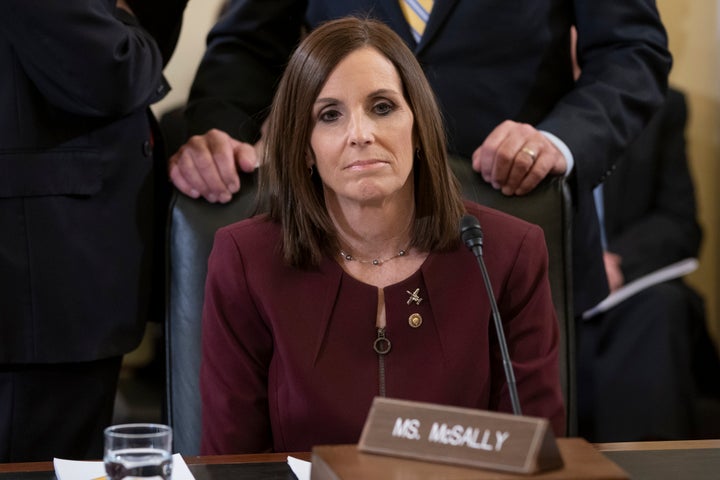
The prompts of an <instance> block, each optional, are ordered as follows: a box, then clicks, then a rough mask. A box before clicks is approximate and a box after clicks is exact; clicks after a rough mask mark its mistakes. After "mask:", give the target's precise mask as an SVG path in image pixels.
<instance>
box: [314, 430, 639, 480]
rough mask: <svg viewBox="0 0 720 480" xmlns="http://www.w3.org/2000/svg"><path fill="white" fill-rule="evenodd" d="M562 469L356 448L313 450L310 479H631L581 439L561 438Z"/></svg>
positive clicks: (558, 440)
mask: <svg viewBox="0 0 720 480" xmlns="http://www.w3.org/2000/svg"><path fill="white" fill-rule="evenodd" d="M557 446H558V448H559V450H560V454H561V456H562V458H563V460H564V465H563V467H562V468H559V469H557V470H552V471H547V472H540V473H537V474H532V475H528V474H516V473H503V472H497V471H490V470H479V469H477V468H467V467H459V466H453V465H444V464H440V463H432V462H424V461H420V460H410V459H405V458H394V457H389V456H385V455H375V454H370V453H363V452H361V451H360V450H358V448H357V445H322V446H317V447H315V448H313V451H312V470H311V476H310V478H311V480H360V479H362V480H367V479H373V480H407V479H413V480H511V479H515V480H517V479H526V480H527V479H532V480H628V479H629V478H630V477H629V476H628V474H627V473H625V472H624V471H623V470H622V469H621V468H620V467H618V466H617V465H616V464H615V463H613V462H611V461H610V460H608V459H607V458H606V457H604V456H603V455H602V454H601V453H600V452H599V451H597V450H596V449H595V448H594V447H593V446H592V445H590V444H589V443H588V442H586V441H585V440H583V439H582V438H559V439H557Z"/></svg>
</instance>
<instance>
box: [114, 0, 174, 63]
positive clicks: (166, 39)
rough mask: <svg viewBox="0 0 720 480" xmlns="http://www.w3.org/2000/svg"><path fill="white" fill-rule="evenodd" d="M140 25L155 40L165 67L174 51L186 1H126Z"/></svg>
mask: <svg viewBox="0 0 720 480" xmlns="http://www.w3.org/2000/svg"><path fill="white" fill-rule="evenodd" d="M127 3H128V5H130V8H132V11H133V13H134V14H135V16H136V17H137V18H138V20H139V22H140V25H142V26H143V28H144V29H145V30H147V31H148V32H149V33H150V35H152V37H153V38H154V39H155V41H156V42H157V44H158V46H159V47H160V52H161V53H162V57H163V62H164V64H165V65H167V63H168V62H169V61H170V57H171V56H172V54H173V52H174V51H175V46H176V45H177V41H178V38H179V36H180V27H181V26H182V19H183V12H184V11H185V6H186V5H187V0H154V1H148V0H127Z"/></svg>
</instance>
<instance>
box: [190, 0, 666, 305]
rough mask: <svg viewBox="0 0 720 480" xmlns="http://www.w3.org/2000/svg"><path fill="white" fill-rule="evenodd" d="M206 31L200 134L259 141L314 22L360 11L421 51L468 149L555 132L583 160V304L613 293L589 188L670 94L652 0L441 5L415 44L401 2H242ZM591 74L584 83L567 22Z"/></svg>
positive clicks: (197, 94) (579, 177)
mask: <svg viewBox="0 0 720 480" xmlns="http://www.w3.org/2000/svg"><path fill="white" fill-rule="evenodd" d="M231 3H232V4H231V6H230V10H229V11H228V13H227V14H226V15H225V16H224V17H223V19H222V20H221V21H220V22H219V23H218V24H217V25H216V26H215V28H214V29H213V30H212V32H211V33H210V36H209V37H208V50H207V52H206V55H205V57H204V59H203V61H202V64H201V66H200V69H199V70H198V74H197V76H196V78H195V82H194V84H193V88H192V91H191V95H190V101H189V104H188V112H187V113H188V120H189V121H190V133H191V134H194V133H204V132H205V131H207V130H209V129H210V128H213V127H216V128H220V129H222V130H224V131H226V132H228V133H230V134H231V135H233V136H235V137H236V138H239V139H241V140H244V141H249V140H254V138H256V135H257V134H258V132H259V125H260V123H261V122H262V120H263V118H264V115H265V114H266V112H267V107H268V105H269V104H270V102H271V99H272V95H273V90H274V87H275V85H277V80H278V77H279V76H280V74H281V73H282V70H283V68H284V66H285V64H286V63H287V59H288V56H289V55H290V53H291V51H292V48H293V47H294V46H295V45H296V44H297V42H298V39H299V38H300V33H301V27H302V26H303V24H304V23H305V25H306V26H307V27H308V28H314V27H315V26H317V25H318V24H319V23H320V22H322V21H325V20H329V19H333V18H337V17H342V16H345V15H348V14H352V13H360V14H367V13H369V14H370V15H372V16H374V17H377V18H379V19H381V20H383V21H385V22H386V23H387V24H388V25H390V26H391V27H392V28H393V30H395V31H396V32H397V33H398V34H399V35H400V36H401V37H402V38H403V39H404V40H405V42H407V44H408V45H409V46H410V48H411V49H412V50H413V51H414V52H415V55H416V56H417V58H418V60H419V62H420V64H421V65H422V67H423V69H424V71H425V73H426V75H427V78H428V80H429V81H430V84H431V85H432V87H433V89H434V91H435V93H436V95H437V97H438V100H439V103H440V106H441V108H442V111H443V115H444V118H445V121H446V126H447V131H448V137H449V142H450V151H451V152H452V153H456V154H459V155H462V156H465V157H468V158H469V157H470V155H471V154H472V152H473V151H474V150H475V149H476V148H477V147H478V146H480V144H481V143H482V141H483V140H484V139H485V137H486V136H487V135H488V134H489V133H490V131H491V130H492V129H493V128H494V127H495V126H497V125H498V124H499V123H500V122H502V121H503V120H506V119H511V120H515V121H519V122H525V123H530V124H532V125H535V126H536V127H537V128H538V129H541V130H546V131H548V132H551V133H553V134H555V135H556V136H557V137H559V138H560V139H561V140H562V141H564V142H565V143H566V144H567V146H568V147H569V148H570V151H571V152H572V153H573V155H574V158H575V169H574V173H573V174H572V176H571V178H570V185H571V187H572V189H573V193H574V198H573V200H574V208H575V216H574V227H575V228H574V230H573V234H574V238H573V266H574V268H573V272H574V287H575V288H574V291H575V294H574V300H575V311H576V312H577V313H580V312H583V311H584V310H585V309H587V308H589V307H591V306H593V305H595V304H596V303H597V302H598V301H600V300H601V299H602V298H604V297H605V296H606V295H607V280H606V278H605V270H604V265H603V262H602V248H601V244H600V235H599V225H598V220H597V215H596V212H595V204H594V200H593V196H592V189H593V187H595V186H596V185H598V184H599V183H601V182H602V181H603V180H604V178H605V176H606V175H607V174H608V172H609V171H610V170H611V168H612V164H613V163H614V162H615V160H616V159H617V158H618V157H619V156H620V153H621V152H622V150H623V149H624V147H625V146H626V145H627V144H628V143H629V142H630V140H632V139H633V137H635V136H637V135H638V134H639V133H640V132H641V130H642V128H643V126H644V124H645V122H646V121H647V120H648V119H649V118H650V116H651V114H652V112H653V111H654V109H655V108H656V107H657V106H658V105H660V103H661V102H662V100H663V96H664V93H665V88H666V83H667V75H668V71H669V69H670V54H669V53H668V51H667V38H666V35H665V30H664V28H663V26H662V24H661V22H660V19H659V16H658V13H657V10H656V7H655V2H652V1H650V0H622V1H616V2H608V1H598V0H512V1H508V0H438V1H436V2H435V5H434V7H433V11H432V13H431V15H430V19H429V21H428V25H427V28H426V30H425V34H424V35H423V38H422V40H421V41H420V43H419V44H417V45H416V44H415V42H414V40H413V39H412V36H411V34H410V29H409V27H408V25H407V22H406V21H405V19H404V17H403V14H402V11H401V10H400V7H399V5H398V1H397V0H309V1H298V0H274V1H272V2H268V1H267V0H232V2H231ZM572 24H575V25H577V27H578V31H579V32H580V35H579V43H578V55H579V62H580V65H581V66H582V69H583V74H582V77H581V78H580V80H579V81H578V82H577V84H575V83H574V82H573V74H572V63H571V59H570V26H571V25H572Z"/></svg>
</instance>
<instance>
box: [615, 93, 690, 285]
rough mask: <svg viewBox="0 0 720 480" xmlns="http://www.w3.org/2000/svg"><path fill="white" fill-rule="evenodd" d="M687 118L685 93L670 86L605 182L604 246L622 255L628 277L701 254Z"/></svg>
mask: <svg viewBox="0 0 720 480" xmlns="http://www.w3.org/2000/svg"><path fill="white" fill-rule="evenodd" d="M686 124H687V107H686V104H685V97H684V95H683V94H682V93H681V92H679V91H677V90H673V89H670V90H669V91H668V96H667V100H666V102H665V104H664V106H663V107H662V109H661V110H660V111H659V112H658V113H657V114H656V115H655V117H653V119H652V121H651V122H650V124H649V125H648V127H647V129H646V130H645V131H644V132H643V134H642V135H641V136H640V137H639V138H638V139H637V140H636V141H635V142H634V143H633V144H632V145H631V146H630V148H629V149H628V151H627V153H626V154H625V155H624V157H623V159H622V160H621V161H620V162H618V164H617V169H616V171H615V172H614V174H613V175H611V176H610V177H609V178H608V179H607V181H606V182H605V185H604V186H603V192H604V204H605V229H606V233H607V238H608V250H609V251H611V252H614V253H618V254H619V255H620V256H621V257H622V259H623V260H622V270H623V275H624V276H625V281H626V282H629V281H632V280H635V279H636V278H638V277H640V276H642V275H645V274H648V273H650V272H652V271H654V270H657V269H658V268H660V267H664V266H666V265H669V264H671V263H673V262H677V261H679V260H682V259H685V258H689V257H697V256H698V254H699V250H700V241H701V238H702V232H701V230H700V226H699V225H698V222H697V209H696V205H695V190H694V188H693V181H692V178H691V176H690V171H689V166H688V160H687V155H686V144H685V143H686V142H685V126H686Z"/></svg>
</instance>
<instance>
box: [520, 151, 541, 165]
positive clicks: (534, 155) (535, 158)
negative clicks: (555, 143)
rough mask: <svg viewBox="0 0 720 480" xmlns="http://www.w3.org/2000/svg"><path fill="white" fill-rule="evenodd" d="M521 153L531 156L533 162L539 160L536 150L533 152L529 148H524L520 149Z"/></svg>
mask: <svg viewBox="0 0 720 480" xmlns="http://www.w3.org/2000/svg"><path fill="white" fill-rule="evenodd" d="M520 151H521V152H524V153H527V154H528V155H530V158H532V161H533V162H534V161H535V160H537V152H536V151H535V150H533V149H531V148H528V147H523V148H521V149H520Z"/></svg>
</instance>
